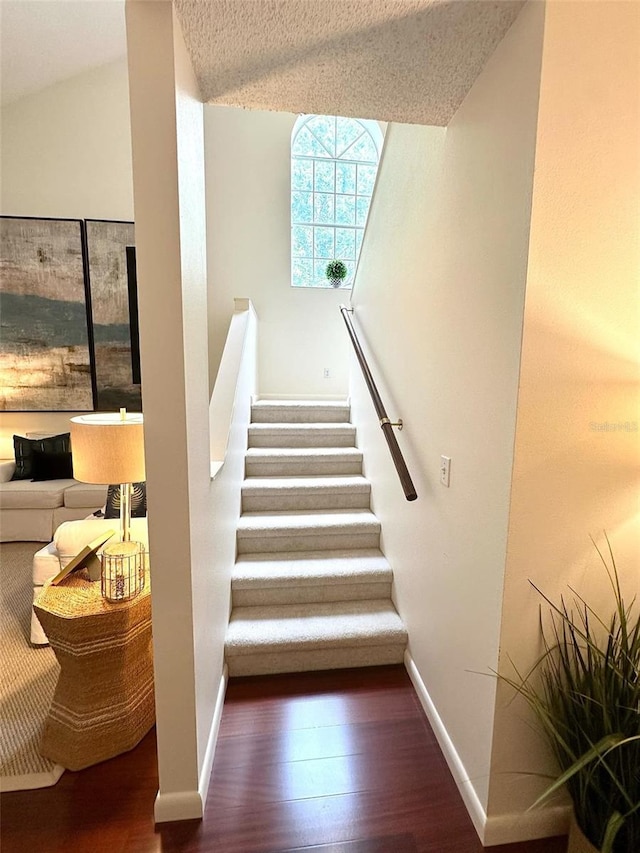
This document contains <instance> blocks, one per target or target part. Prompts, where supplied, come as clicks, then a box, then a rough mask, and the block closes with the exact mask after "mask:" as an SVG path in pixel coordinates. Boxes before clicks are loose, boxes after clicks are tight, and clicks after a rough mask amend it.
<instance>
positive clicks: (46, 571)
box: [31, 518, 149, 646]
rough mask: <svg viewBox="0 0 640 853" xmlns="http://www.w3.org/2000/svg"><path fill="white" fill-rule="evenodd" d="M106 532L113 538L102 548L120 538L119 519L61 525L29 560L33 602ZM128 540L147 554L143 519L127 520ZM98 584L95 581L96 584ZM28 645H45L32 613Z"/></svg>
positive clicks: (89, 520) (43, 637) (37, 622)
mask: <svg viewBox="0 0 640 853" xmlns="http://www.w3.org/2000/svg"><path fill="white" fill-rule="evenodd" d="M107 530H113V531H114V535H113V536H112V537H111V538H110V539H108V540H107V541H106V542H105V543H104V544H105V545H108V544H109V542H112V541H116V542H117V541H118V540H119V538H120V519H118V518H86V519H83V520H82V521H67V522H65V523H63V524H61V525H60V527H58V528H57V530H56V532H55V534H54V536H53V542H50V543H49V544H48V545H45V546H44V548H41V549H40V550H39V551H38V552H37V553H36V554H35V556H34V558H33V600H34V602H35V601H36V599H37V598H38V596H39V595H40V593H41V592H42V587H43V586H44V584H45V583H47V582H48V581H50V580H51V578H54V577H55V576H56V575H57V574H58V572H59V571H60V570H61V569H63V568H64V567H65V566H66V565H67V563H69V562H70V561H71V560H72V559H73V558H74V557H75V556H76V554H78V553H79V552H80V551H81V550H82V549H83V548H84V547H85V545H88V544H89V543H90V542H93V540H94V539H97V538H98V536H100V534H101V533H103V532H104V533H106V531H107ZM131 539H132V540H133V541H134V542H141V543H142V544H143V545H144V547H145V550H146V551H147V554H148V552H149V534H148V532H147V519H146V518H132V519H131ZM103 547H104V546H103ZM98 582H99V581H96V583H98ZM31 642H32V643H33V644H34V645H37V646H38V645H44V644H45V643H48V642H49V641H48V639H47V636H46V634H45V633H44V631H43V630H42V626H41V625H40V622H39V621H38V618H37V616H36V615H35V613H34V612H33V611H32V612H31Z"/></svg>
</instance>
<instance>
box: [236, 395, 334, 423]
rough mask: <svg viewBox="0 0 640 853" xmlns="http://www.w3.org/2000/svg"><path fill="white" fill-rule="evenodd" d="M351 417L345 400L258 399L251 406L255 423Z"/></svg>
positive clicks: (322, 420)
mask: <svg viewBox="0 0 640 853" xmlns="http://www.w3.org/2000/svg"><path fill="white" fill-rule="evenodd" d="M349 419H350V410H349V404H348V403H346V402H345V401H344V400H258V401H257V402H255V403H254V404H253V405H252V406H251V420H252V422H253V423H296V424H299V423H314V422H315V423H343V422H348V421H349Z"/></svg>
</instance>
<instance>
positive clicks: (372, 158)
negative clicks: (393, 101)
mask: <svg viewBox="0 0 640 853" xmlns="http://www.w3.org/2000/svg"><path fill="white" fill-rule="evenodd" d="M381 149H382V132H381V130H380V125H379V124H378V122H376V121H369V120H365V119H355V118H342V117H341V116H316V115H310V116H301V117H300V118H299V119H298V120H297V121H296V123H295V125H294V128H293V133H292V134H291V284H292V285H293V286H294V287H330V284H329V282H328V281H327V278H326V275H325V270H326V268H327V264H328V263H329V261H331V260H334V259H335V260H341V261H343V262H344V264H345V265H346V267H347V276H346V278H345V279H344V282H343V285H342V286H343V287H351V285H352V284H353V276H354V273H355V269H356V263H357V261H358V256H359V254H360V247H361V245H362V235H363V233H364V227H365V224H366V221H367V214H368V213H369V204H370V203H371V194H372V192H373V187H374V184H375V180H376V172H377V171H378V161H379V159H380V151H381Z"/></svg>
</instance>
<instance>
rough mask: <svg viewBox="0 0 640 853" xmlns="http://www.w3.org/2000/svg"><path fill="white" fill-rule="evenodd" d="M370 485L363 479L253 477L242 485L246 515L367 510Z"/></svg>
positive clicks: (356, 477)
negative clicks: (277, 511) (313, 510)
mask: <svg viewBox="0 0 640 853" xmlns="http://www.w3.org/2000/svg"><path fill="white" fill-rule="evenodd" d="M370 499H371V484H370V483H369V481H368V480H366V479H365V478H364V477H359V476H357V475H354V476H351V477H336V476H334V477H250V478H249V479H248V480H245V481H244V483H243V484H242V509H243V512H268V511H271V510H289V509H292V510H306V509H366V508H368V507H369V502H370Z"/></svg>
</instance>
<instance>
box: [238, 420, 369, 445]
mask: <svg viewBox="0 0 640 853" xmlns="http://www.w3.org/2000/svg"><path fill="white" fill-rule="evenodd" d="M355 439H356V428H355V427H354V426H353V425H352V424H349V423H299V424H295V423H294V424H288V423H283V424H282V423H257V424H251V426H250V427H249V447H283V448H284V447H353V446H354V445H355Z"/></svg>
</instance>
